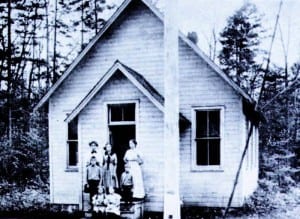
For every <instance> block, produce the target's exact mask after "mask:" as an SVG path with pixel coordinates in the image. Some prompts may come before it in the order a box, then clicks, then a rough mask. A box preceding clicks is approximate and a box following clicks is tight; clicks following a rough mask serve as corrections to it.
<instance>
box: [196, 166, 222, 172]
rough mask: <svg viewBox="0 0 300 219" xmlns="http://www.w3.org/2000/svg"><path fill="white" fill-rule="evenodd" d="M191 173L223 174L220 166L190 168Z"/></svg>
mask: <svg viewBox="0 0 300 219" xmlns="http://www.w3.org/2000/svg"><path fill="white" fill-rule="evenodd" d="M191 172H224V169H223V167H222V166H192V168H191Z"/></svg>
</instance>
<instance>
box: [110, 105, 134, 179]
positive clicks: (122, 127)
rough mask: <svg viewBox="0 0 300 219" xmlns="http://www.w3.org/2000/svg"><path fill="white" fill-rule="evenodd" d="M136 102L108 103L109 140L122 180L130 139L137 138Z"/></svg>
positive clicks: (118, 174) (118, 175) (118, 173)
mask: <svg viewBox="0 0 300 219" xmlns="http://www.w3.org/2000/svg"><path fill="white" fill-rule="evenodd" d="M135 120H136V104H135V103H122V104H119V103H118V104H108V129H109V141H110V143H111V144H112V146H113V152H114V153H116V155H117V159H118V164H117V177H118V180H120V177H121V174H122V172H123V171H124V160H123V158H124V155H125V152H126V151H127V150H128V149H129V140H130V139H135V138H136V124H135Z"/></svg>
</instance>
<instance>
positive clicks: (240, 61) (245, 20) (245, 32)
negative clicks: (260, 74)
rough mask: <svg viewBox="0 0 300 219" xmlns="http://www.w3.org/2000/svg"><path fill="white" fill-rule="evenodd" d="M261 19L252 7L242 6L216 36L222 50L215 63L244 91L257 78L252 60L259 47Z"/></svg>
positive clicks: (254, 63)
mask: <svg viewBox="0 0 300 219" xmlns="http://www.w3.org/2000/svg"><path fill="white" fill-rule="evenodd" d="M262 32H263V30H262V27H261V16H260V15H259V14H258V12H257V9H256V6H255V5H253V4H250V3H246V4H245V5H243V6H242V7H241V8H240V9H239V10H237V11H236V12H235V13H234V15H233V16H231V17H230V18H229V19H228V21H227V26H226V27H225V28H224V29H223V31H222V32H221V34H220V37H221V39H220V42H221V45H222V49H221V51H220V54H219V61H220V64H221V67H222V69H223V70H224V72H225V73H227V74H228V75H229V76H230V77H231V78H232V79H233V80H234V81H235V82H237V83H238V84H239V85H240V86H241V87H243V88H245V89H247V90H248V91H249V90H250V89H252V83H254V82H253V79H255V78H256V76H257V65H256V62H255V58H256V56H257V52H258V46H259V45H260V39H261V37H262V36H261V34H262Z"/></svg>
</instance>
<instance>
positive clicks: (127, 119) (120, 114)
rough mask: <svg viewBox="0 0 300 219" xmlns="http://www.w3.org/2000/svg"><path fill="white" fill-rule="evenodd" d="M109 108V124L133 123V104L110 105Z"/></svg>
mask: <svg viewBox="0 0 300 219" xmlns="http://www.w3.org/2000/svg"><path fill="white" fill-rule="evenodd" d="M108 107H109V113H108V116H109V120H108V121H109V124H113V123H132V122H133V123H134V121H135V104H134V103H125V104H110V105H108Z"/></svg>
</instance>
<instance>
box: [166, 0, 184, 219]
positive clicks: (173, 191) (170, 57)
mask: <svg viewBox="0 0 300 219" xmlns="http://www.w3.org/2000/svg"><path fill="white" fill-rule="evenodd" d="M177 7H178V0H167V1H166V3H165V21H164V49H165V52H164V62H165V63H164V65H165V67H164V68H165V69H164V91H165V92H164V95H165V104H164V219H169V218H175V219H179V218H180V194H179V171H180V168H179V166H180V150H179V125H178V123H179V86H178V84H179V82H178V77H179V74H178V27H177V14H178V10H177Z"/></svg>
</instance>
